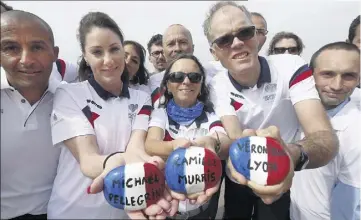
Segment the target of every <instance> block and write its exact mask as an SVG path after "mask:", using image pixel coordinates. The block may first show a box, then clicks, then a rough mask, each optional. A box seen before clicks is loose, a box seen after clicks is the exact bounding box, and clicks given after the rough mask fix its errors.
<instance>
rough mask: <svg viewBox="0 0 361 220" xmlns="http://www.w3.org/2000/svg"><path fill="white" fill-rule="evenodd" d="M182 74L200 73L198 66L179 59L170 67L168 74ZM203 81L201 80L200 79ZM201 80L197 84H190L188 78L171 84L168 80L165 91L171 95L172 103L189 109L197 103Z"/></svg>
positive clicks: (189, 60) (189, 61) (190, 61)
mask: <svg viewBox="0 0 361 220" xmlns="http://www.w3.org/2000/svg"><path fill="white" fill-rule="evenodd" d="M176 72H183V73H185V74H187V75H188V74H190V73H192V74H193V73H199V74H202V73H201V70H200V69H199V66H198V65H197V63H196V62H194V61H193V60H191V59H179V60H177V61H176V62H175V63H174V64H173V66H172V67H171V69H170V71H169V73H170V74H172V73H176ZM202 80H203V79H202ZM202 80H201V81H200V82H198V83H192V82H191V81H190V80H189V78H188V77H185V78H184V80H183V82H180V83H178V82H171V80H169V79H168V81H167V89H168V92H170V93H172V95H173V98H174V101H175V103H176V104H177V105H179V106H181V107H185V108H186V107H191V106H193V105H194V104H195V103H196V102H197V97H198V95H199V93H200V91H201V87H202Z"/></svg>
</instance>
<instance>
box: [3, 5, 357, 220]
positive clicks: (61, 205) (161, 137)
mask: <svg viewBox="0 0 361 220" xmlns="http://www.w3.org/2000/svg"><path fill="white" fill-rule="evenodd" d="M203 30H204V34H205V37H206V38H207V40H208V43H209V50H210V52H211V54H212V56H213V57H214V59H215V60H216V61H217V62H219V63H220V64H221V67H219V66H218V67H215V66H213V65H209V64H203V63H201V62H200V61H199V60H198V59H197V57H196V56H195V55H194V54H193V52H194V44H193V39H192V35H191V33H190V31H189V30H188V29H187V28H186V27H184V26H183V25H181V24H173V25H170V26H169V27H168V28H167V29H166V30H165V31H164V33H163V34H162V35H161V34H157V35H155V36H153V37H152V38H151V39H150V41H149V43H148V45H147V50H148V53H149V61H150V62H151V63H152V64H153V66H154V69H155V72H154V73H150V72H148V70H147V69H146V68H145V60H146V57H147V50H146V49H145V48H144V47H143V46H142V45H141V44H139V43H138V42H135V41H132V40H126V39H125V38H124V35H123V33H122V31H121V29H120V27H119V26H118V24H117V22H116V21H115V20H113V19H112V18H111V17H109V15H107V14H106V13H104V12H89V13H87V14H86V15H85V16H83V17H82V19H81V21H80V22H79V28H78V31H79V33H78V40H79V44H80V48H81V54H82V56H81V61H80V62H79V64H78V65H73V64H69V63H68V62H66V61H64V60H63V59H60V58H59V57H58V53H59V48H58V47H57V46H56V44H55V38H56V37H55V36H54V34H53V31H52V29H51V27H50V26H49V25H48V24H47V23H46V21H44V20H43V19H42V18H40V17H38V16H36V15H35V14H32V13H31V12H26V11H20V10H14V9H12V8H11V7H9V6H7V5H5V4H4V3H3V2H1V218H3V219H47V218H49V219H78V218H82V219H127V218H131V219H214V218H215V217H216V214H217V209H218V200H219V196H220V185H221V183H222V181H223V180H224V181H225V195H224V200H225V211H224V216H223V218H224V219H241V220H251V219H252V220H288V219H292V220H326V219H332V220H358V219H360V173H361V169H360V156H361V146H360V145H361V143H360V141H361V139H360V135H359V131H360V124H361V123H360V122H361V121H360V113H361V112H360V103H359V102H360V100H359V97H360V89H358V88H357V87H358V86H359V85H360V16H358V17H357V18H356V19H355V20H354V21H353V22H352V24H351V27H350V33H349V39H348V40H347V42H346V41H339V42H331V43H329V44H326V45H324V46H323V47H321V48H320V49H318V50H317V51H316V52H315V53H314V55H313V56H312V58H311V61H310V62H309V63H308V62H306V61H304V60H303V59H302V58H301V57H300V56H299V55H300V53H301V52H302V48H303V44H302V41H301V40H300V39H299V38H298V37H297V36H296V35H294V34H292V33H287V32H281V34H278V35H276V36H275V39H274V40H272V41H271V44H270V50H269V54H268V56H267V57H263V56H260V55H259V54H258V52H259V51H260V49H261V47H262V46H263V45H264V43H265V41H266V35H267V33H268V30H267V23H266V20H265V19H264V17H263V16H262V15H261V14H260V13H255V12H252V13H251V12H249V11H248V10H247V8H245V7H244V6H242V5H239V4H238V3H236V2H232V1H220V2H216V3H214V5H212V6H211V8H210V9H209V12H208V13H207V15H206V18H205V20H204V23H203ZM294 36H296V38H294ZM297 39H298V40H297ZM293 41H294V42H293ZM293 43H295V45H294V44H293ZM246 136H260V137H272V138H275V139H277V140H278V141H279V143H281V145H282V146H283V148H284V149H285V151H286V152H287V154H288V155H289V158H290V161H291V169H290V170H289V173H288V175H287V177H286V178H285V179H284V180H283V181H282V182H281V183H280V184H277V185H273V186H262V185H258V184H256V183H254V182H252V181H248V180H247V179H246V178H245V176H242V175H241V174H240V173H238V172H237V171H236V170H235V169H234V167H233V166H232V163H231V162H230V160H229V147H230V145H231V143H232V142H234V141H235V140H237V139H239V138H241V137H246ZM189 146H199V147H204V148H207V149H209V150H211V151H213V152H214V153H215V154H217V155H218V156H219V158H220V159H221V160H222V165H223V174H224V175H223V177H222V180H221V181H220V182H219V183H218V184H217V185H216V186H214V187H213V188H210V189H207V190H206V191H205V192H202V193H197V194H192V195H185V194H180V193H177V192H174V191H172V190H170V189H168V188H166V189H165V191H164V195H163V196H162V198H161V199H160V200H159V201H158V202H157V203H156V204H153V205H151V206H149V207H147V208H145V209H144V210H140V211H127V212H125V211H123V210H120V209H116V208H114V207H112V206H110V205H109V204H108V203H107V202H106V200H105V198H104V195H103V193H101V192H102V189H103V180H104V177H105V176H106V175H107V174H108V172H109V171H110V170H112V169H114V168H116V167H118V166H121V165H125V164H131V163H135V162H148V163H152V164H154V165H156V166H157V167H158V168H159V169H160V170H163V169H164V166H165V161H166V159H167V157H168V156H169V155H170V154H171V153H172V152H173V151H174V150H175V149H177V148H179V147H185V148H186V147H189Z"/></svg>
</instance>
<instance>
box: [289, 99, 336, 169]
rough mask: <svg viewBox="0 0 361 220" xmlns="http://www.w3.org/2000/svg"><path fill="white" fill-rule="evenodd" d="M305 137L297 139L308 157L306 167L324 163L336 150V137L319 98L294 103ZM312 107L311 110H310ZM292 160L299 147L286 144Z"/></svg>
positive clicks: (318, 165) (297, 153)
mask: <svg viewBox="0 0 361 220" xmlns="http://www.w3.org/2000/svg"><path fill="white" fill-rule="evenodd" d="M294 107H295V110H296V114H297V117H298V120H299V122H300V124H301V126H302V129H303V131H304V133H305V138H303V139H302V140H300V141H298V142H297V143H298V144H301V145H302V146H303V148H304V150H305V152H306V153H307V155H308V157H309V163H308V165H307V168H308V169H312V168H317V167H321V166H324V165H326V164H327V163H328V162H329V161H330V160H332V159H333V158H334V157H335V156H336V154H337V152H338V145H339V143H338V138H337V136H336V134H335V132H334V131H333V129H332V126H331V123H330V121H329V119H328V117H327V115H326V112H325V110H324V108H323V106H322V103H321V101H320V100H316V99H310V100H303V101H301V102H298V103H297V104H295V105H294ZM310 109H312V111H310ZM288 146H289V149H290V153H291V156H292V157H293V159H294V160H293V161H294V162H295V163H297V160H298V158H299V154H300V152H299V150H300V149H299V148H298V147H297V146H294V145H292V144H290V145H288Z"/></svg>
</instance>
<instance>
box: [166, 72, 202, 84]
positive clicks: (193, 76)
mask: <svg viewBox="0 0 361 220" xmlns="http://www.w3.org/2000/svg"><path fill="white" fill-rule="evenodd" d="M186 77H187V78H188V79H189V81H190V82H191V83H199V82H200V81H202V79H203V76H202V74H200V73H193V72H192V73H184V72H173V73H170V74H169V76H168V80H169V81H170V82H172V83H182V82H183V81H184V79H185V78H186Z"/></svg>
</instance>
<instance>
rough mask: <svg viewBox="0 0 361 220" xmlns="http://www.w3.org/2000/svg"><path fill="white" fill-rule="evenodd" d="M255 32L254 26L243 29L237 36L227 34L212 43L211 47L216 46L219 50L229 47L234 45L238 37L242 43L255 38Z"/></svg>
mask: <svg viewBox="0 0 361 220" xmlns="http://www.w3.org/2000/svg"><path fill="white" fill-rule="evenodd" d="M255 32H256V28H255V27H254V26H250V27H246V28H241V29H240V30H238V31H237V33H235V34H226V35H224V36H222V37H219V38H217V39H215V40H214V41H213V42H212V44H211V46H212V45H213V44H216V45H217V46H218V47H219V48H225V47H229V46H231V45H232V43H233V40H234V38H235V37H237V38H238V39H239V40H241V41H246V40H249V39H251V38H252V37H254V34H255Z"/></svg>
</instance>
